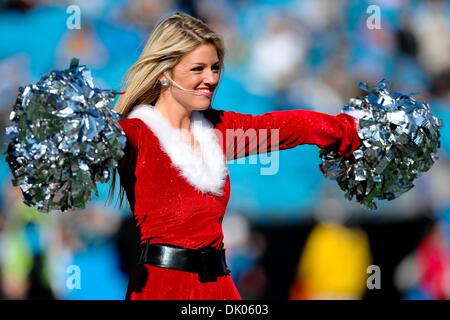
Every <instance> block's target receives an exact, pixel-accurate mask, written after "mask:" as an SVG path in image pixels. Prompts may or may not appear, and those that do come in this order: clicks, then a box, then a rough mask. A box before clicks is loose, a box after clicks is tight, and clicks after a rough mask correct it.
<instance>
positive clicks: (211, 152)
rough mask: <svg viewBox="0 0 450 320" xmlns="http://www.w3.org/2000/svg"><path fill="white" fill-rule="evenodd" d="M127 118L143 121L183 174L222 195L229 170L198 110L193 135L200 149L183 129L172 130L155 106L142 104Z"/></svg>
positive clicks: (193, 120)
mask: <svg viewBox="0 0 450 320" xmlns="http://www.w3.org/2000/svg"><path fill="white" fill-rule="evenodd" d="M128 118H139V119H141V120H142V121H143V122H144V123H145V124H146V125H147V126H148V127H149V128H150V129H151V130H152V131H153V133H154V134H155V135H156V136H157V137H158V139H159V142H160V144H161V147H162V149H163V151H165V153H167V155H168V156H169V158H170V160H171V161H172V163H173V165H174V166H175V167H176V168H177V169H178V170H179V172H180V173H181V175H182V176H183V177H184V178H185V179H186V180H187V181H188V182H189V183H190V184H192V185H193V186H194V187H196V188H197V189H198V190H200V191H202V192H211V193H213V194H216V195H221V194H223V185H224V183H225V179H226V177H227V175H228V168H227V164H226V161H225V157H224V154H223V151H222V148H221V146H220V144H219V142H218V137H217V136H216V134H215V133H214V128H213V126H212V124H211V122H209V121H208V119H206V118H205V117H204V116H203V114H201V113H200V112H198V111H193V112H192V118H191V132H192V135H193V136H194V138H195V139H196V141H197V142H198V145H199V148H200V150H197V151H195V150H194V149H192V147H191V146H189V144H188V143H187V142H186V141H185V139H184V138H183V136H182V134H181V133H182V130H180V129H176V128H174V127H172V126H171V125H170V123H169V121H168V120H166V118H164V116H163V115H161V113H160V112H159V110H158V109H156V108H155V107H153V106H150V105H139V106H136V107H134V108H133V110H132V111H131V112H130V113H129V115H128Z"/></svg>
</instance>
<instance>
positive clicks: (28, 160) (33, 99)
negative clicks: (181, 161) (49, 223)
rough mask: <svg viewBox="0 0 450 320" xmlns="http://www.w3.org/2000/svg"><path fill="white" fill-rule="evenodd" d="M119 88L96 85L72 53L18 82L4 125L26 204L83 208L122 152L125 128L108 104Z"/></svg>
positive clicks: (11, 163)
mask: <svg viewBox="0 0 450 320" xmlns="http://www.w3.org/2000/svg"><path fill="white" fill-rule="evenodd" d="M116 95H117V93H116V92H115V91H114V90H100V89H98V88H95V87H94V83H93V80H92V77H91V74H90V71H89V70H88V69H87V67H86V66H79V65H78V60H77V59H73V60H72V62H71V65H70V68H68V69H66V70H63V71H59V70H56V71H51V72H50V73H49V74H47V75H44V76H42V77H41V79H40V80H39V81H38V82H37V83H36V84H31V85H27V86H26V87H24V88H23V87H21V88H19V94H18V96H17V99H16V103H15V105H14V106H13V111H12V112H11V114H10V120H11V123H12V124H11V125H10V126H8V127H7V128H6V134H7V135H8V136H9V137H10V141H9V144H8V147H7V151H6V154H7V156H6V161H7V162H8V165H9V167H10V169H11V172H12V176H13V179H12V184H13V185H14V186H19V187H20V188H21V190H22V193H23V196H24V198H23V201H24V203H25V204H27V205H29V206H31V207H35V208H36V209H38V210H39V211H40V212H44V213H48V212H49V211H52V210H59V211H62V212H65V211H69V210H72V209H82V208H85V206H86V203H87V202H88V201H89V200H90V199H91V195H92V191H94V192H95V194H96V195H97V196H98V190H97V186H96V182H108V181H109V179H110V175H111V173H110V172H111V171H110V170H111V169H113V168H114V167H116V166H117V164H118V161H119V160H120V158H121V157H122V156H123V154H124V153H123V149H124V147H125V142H126V138H125V134H124V132H123V131H122V129H121V127H120V125H119V124H118V123H117V121H116V120H118V119H119V115H118V114H117V113H116V112H115V111H114V110H112V109H111V105H112V102H113V100H114V97H115V96H116Z"/></svg>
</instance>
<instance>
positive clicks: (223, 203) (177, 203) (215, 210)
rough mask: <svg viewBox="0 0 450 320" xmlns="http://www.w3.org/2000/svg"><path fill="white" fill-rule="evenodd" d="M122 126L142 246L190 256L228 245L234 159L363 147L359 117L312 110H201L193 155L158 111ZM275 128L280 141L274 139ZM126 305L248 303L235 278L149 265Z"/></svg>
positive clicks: (136, 277)
mask: <svg viewBox="0 0 450 320" xmlns="http://www.w3.org/2000/svg"><path fill="white" fill-rule="evenodd" d="M119 124H120V125H121V127H122V129H123V131H124V132H125V134H126V137H127V145H126V149H125V156H124V157H123V158H122V159H121V161H120V163H119V167H118V170H119V174H120V180H121V184H122V185H123V186H124V188H125V191H126V195H127V198H128V201H129V203H130V208H131V210H132V212H133V215H134V218H135V221H136V223H137V226H138V228H139V230H140V234H141V243H145V242H146V241H147V240H148V241H149V243H150V244H170V245H175V246H180V247H184V248H190V249H199V248H203V247H207V246H208V247H213V248H215V249H219V248H220V247H221V246H222V241H223V232H222V220H223V217H224V214H225V211H226V208H227V203H228V200H229V197H230V178H229V175H228V170H227V161H228V160H231V159H236V158H238V157H242V156H247V155H249V154H255V153H261V152H268V151H275V150H283V149H289V148H293V147H295V146H297V145H301V144H315V145H318V146H319V147H320V148H335V149H336V150H337V151H338V152H339V153H340V154H342V155H345V156H348V155H350V154H351V153H352V152H353V151H354V150H356V149H357V148H359V146H360V140H359V138H358V135H357V130H356V121H355V119H354V118H353V117H351V116H349V115H346V114H339V115H337V116H331V115H327V114H323V113H318V112H313V111H306V110H291V111H275V112H270V113H266V114H263V115H258V116H253V115H249V114H241V113H237V112H231V111H221V110H215V109H208V110H206V111H201V112H199V111H194V112H193V113H192V121H191V132H192V134H193V136H194V138H195V139H196V141H197V142H198V145H199V150H194V149H192V147H191V146H190V145H189V144H188V143H187V142H186V141H185V140H184V138H183V137H182V136H181V134H180V130H179V129H176V128H173V127H172V126H171V125H170V124H169V122H168V121H167V120H166V119H165V118H164V117H163V116H162V115H161V113H160V112H159V111H158V110H157V109H156V108H154V107H153V106H149V105H139V106H136V107H134V108H133V110H132V111H131V112H130V113H129V115H128V117H127V118H126V119H124V120H121V121H119ZM249 129H254V130H256V131H258V130H262V129H266V130H267V133H268V135H267V137H266V139H260V138H258V136H256V137H255V139H250V141H247V140H248V139H246V138H245V137H246V135H245V133H246V130H249ZM273 129H274V130H277V134H278V139H275V140H274V139H270V135H271V132H274V131H272V130H273ZM230 132H231V133H232V135H231V136H230ZM227 135H228V137H227ZM247 137H248V135H247ZM274 141H276V143H275V142H274ZM126 298H127V299H168V300H172V299H187V300H191V299H205V300H211V299H241V296H240V294H239V292H238V290H237V289H236V287H235V285H234V283H233V280H232V278H231V276H230V275H229V274H228V275H224V276H219V277H217V279H216V280H215V281H210V282H200V281H199V278H198V275H197V274H195V273H192V272H186V271H180V270H174V269H168V268H162V267H157V266H153V265H149V264H142V265H138V266H137V267H136V269H135V270H134V271H133V273H132V275H131V278H130V282H129V287H128V292H127V297H126Z"/></svg>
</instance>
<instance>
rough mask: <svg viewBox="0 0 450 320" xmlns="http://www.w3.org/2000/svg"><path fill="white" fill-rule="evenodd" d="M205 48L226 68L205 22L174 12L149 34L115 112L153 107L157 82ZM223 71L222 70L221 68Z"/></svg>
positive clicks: (111, 193) (220, 45) (220, 46)
mask: <svg viewBox="0 0 450 320" xmlns="http://www.w3.org/2000/svg"><path fill="white" fill-rule="evenodd" d="M202 44H212V45H214V46H215V48H216V50H217V56H218V58H219V62H220V64H221V65H222V66H223V62H224V55H225V49H224V44H223V41H222V39H221V38H220V36H219V35H218V34H217V33H216V32H214V31H213V30H211V29H210V28H209V27H208V25H206V24H205V23H204V22H203V21H201V20H199V19H197V18H194V17H192V16H190V15H188V14H185V13H181V12H175V13H173V14H171V15H169V16H167V17H165V18H164V19H163V20H162V21H161V22H160V23H159V24H158V25H157V26H156V27H155V29H154V30H153V32H152V33H151V34H150V37H149V39H148V40H147V43H146V45H145V47H144V49H143V50H142V53H141V55H140V57H139V58H138V60H137V61H136V62H135V63H134V64H133V65H132V66H131V68H130V69H129V70H128V71H127V73H126V74H125V77H124V82H123V86H122V87H123V91H125V92H124V93H123V94H122V95H121V96H120V97H119V99H118V101H117V103H116V105H115V107H114V110H115V111H116V112H117V113H118V114H119V115H120V116H121V118H126V117H127V115H128V114H129V113H130V111H131V110H132V109H133V107H135V106H137V105H140V104H150V105H154V104H155V103H156V101H157V100H158V98H159V96H160V94H161V84H160V82H159V81H158V79H159V78H160V77H161V75H162V74H163V73H165V72H170V71H171V70H172V69H173V68H174V67H175V66H176V65H177V64H178V63H179V62H180V60H181V59H182V58H183V57H184V56H185V55H186V54H189V53H190V52H192V51H194V50H195V49H196V48H197V47H198V46H200V45H202ZM221 69H222V68H221ZM117 173H118V172H117V168H116V169H114V170H113V172H112V181H111V187H110V190H109V194H108V199H109V202H111V200H112V199H113V197H114V193H115V188H116V181H117V176H118V174H117ZM124 196H125V189H124V188H123V186H122V185H120V193H119V208H120V207H122V203H123V199H124Z"/></svg>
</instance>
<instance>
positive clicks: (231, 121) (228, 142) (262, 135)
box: [213, 110, 361, 160]
mask: <svg viewBox="0 0 450 320" xmlns="http://www.w3.org/2000/svg"><path fill="white" fill-rule="evenodd" d="M215 111H216V112H217V114H216V115H215V116H213V118H215V119H217V120H218V121H216V123H215V125H216V128H217V129H219V130H220V131H221V134H222V136H223V137H225V139H223V141H222V143H223V147H224V150H225V152H226V155H227V159H228V160H230V159H236V158H240V157H245V156H248V155H251V154H256V153H264V152H270V151H276V150H284V149H290V148H293V147H295V146H297V145H301V144H313V145H317V146H318V147H320V148H322V149H332V150H336V151H337V152H338V153H339V154H340V155H342V156H344V157H348V156H350V155H351V154H352V152H353V151H355V150H357V149H358V148H359V147H360V145H361V142H360V139H359V137H358V133H357V120H356V119H355V118H354V117H352V116H350V115H347V114H344V113H341V114H339V115H337V116H332V115H328V114H325V113H321V112H315V111H309V110H286V111H274V112H269V113H265V114H262V115H257V116H254V115H251V114H242V113H237V112H232V111H220V110H215Z"/></svg>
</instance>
